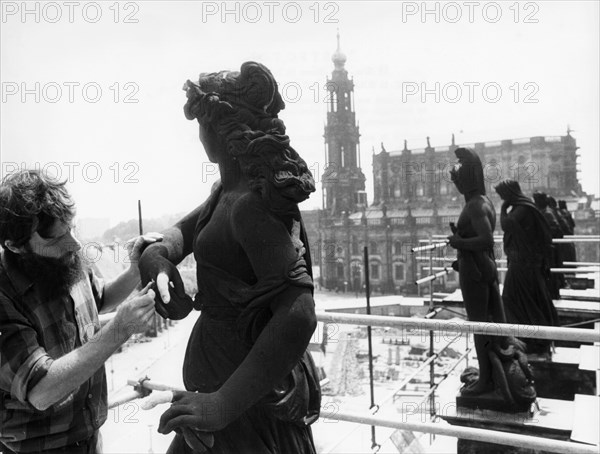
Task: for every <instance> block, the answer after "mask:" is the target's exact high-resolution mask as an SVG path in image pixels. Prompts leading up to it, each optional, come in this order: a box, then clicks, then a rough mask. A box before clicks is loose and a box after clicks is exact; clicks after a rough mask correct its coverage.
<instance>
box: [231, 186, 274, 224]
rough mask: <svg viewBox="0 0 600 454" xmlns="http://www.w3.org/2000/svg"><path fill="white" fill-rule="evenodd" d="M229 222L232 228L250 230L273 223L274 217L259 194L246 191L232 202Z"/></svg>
mask: <svg viewBox="0 0 600 454" xmlns="http://www.w3.org/2000/svg"><path fill="white" fill-rule="evenodd" d="M231 221H232V223H233V227H234V228H236V227H237V228H240V227H241V226H244V228H252V227H251V226H256V225H257V224H264V223H268V222H273V221H274V217H273V214H272V213H271V210H269V208H268V206H267V205H266V203H265V201H264V200H263V198H262V197H261V196H260V194H257V193H256V192H252V191H248V192H244V193H242V194H239V195H237V196H236V197H235V199H234V200H233V201H232V204H231Z"/></svg>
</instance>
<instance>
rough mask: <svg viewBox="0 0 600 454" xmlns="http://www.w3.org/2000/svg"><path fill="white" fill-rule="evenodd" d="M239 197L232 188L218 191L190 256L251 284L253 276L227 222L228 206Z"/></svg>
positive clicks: (250, 266) (230, 208) (253, 280)
mask: <svg viewBox="0 0 600 454" xmlns="http://www.w3.org/2000/svg"><path fill="white" fill-rule="evenodd" d="M239 197H240V194H239V193H236V192H224V193H223V194H221V196H220V198H219V201H218V202H217V206H216V207H215V210H214V212H213V214H212V216H211V218H210V220H209V221H208V223H207V224H206V226H205V227H204V228H203V229H202V230H201V231H200V232H199V233H198V234H197V236H196V238H195V239H194V257H195V258H196V260H197V261H200V260H201V261H205V262H208V263H210V264H212V265H214V266H215V267H217V268H220V269H222V270H225V271H227V272H228V273H229V274H231V275H233V276H235V277H237V278H238V279H241V280H242V281H244V282H246V283H248V284H250V285H251V284H253V283H255V282H256V276H255V275H254V271H253V270H252V265H251V264H250V261H249V260H248V257H247V255H246V253H245V252H244V249H243V248H242V246H241V245H240V244H239V242H238V241H237V240H236V239H235V237H234V234H233V229H232V225H231V215H232V206H233V203H234V202H235V201H236V200H237V199H238V198H239ZM251 233H252V234H255V233H253V232H251ZM198 278H199V279H201V278H202V276H198Z"/></svg>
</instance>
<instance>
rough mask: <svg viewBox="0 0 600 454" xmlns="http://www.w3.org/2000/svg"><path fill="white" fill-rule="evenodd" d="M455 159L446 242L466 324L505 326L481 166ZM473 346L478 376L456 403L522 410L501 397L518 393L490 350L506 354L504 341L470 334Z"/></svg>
mask: <svg viewBox="0 0 600 454" xmlns="http://www.w3.org/2000/svg"><path fill="white" fill-rule="evenodd" d="M455 154H456V157H457V158H458V164H457V165H455V166H454V168H453V169H452V171H451V172H450V175H451V178H452V181H453V182H454V184H455V186H456V188H457V189H458V191H459V192H460V193H461V194H463V195H464V198H465V202H466V204H465V207H464V208H463V210H462V212H461V214H460V216H459V218H458V222H457V225H456V226H454V224H451V228H452V233H453V235H452V236H450V237H448V241H449V243H450V246H452V247H453V248H455V249H457V258H458V260H457V262H456V264H455V265H454V266H455V267H456V268H458V271H459V283H460V289H461V292H462V295H463V301H464V304H465V309H466V311H467V317H468V319H469V320H471V321H478V322H496V323H506V315H505V312H504V306H503V303H502V298H501V297H500V290H499V284H498V275H497V269H496V261H495V257H494V228H495V225H496V211H495V209H494V206H493V204H492V202H491V201H490V199H489V198H488V197H487V196H486V191H485V185H484V176H483V166H482V164H481V160H480V159H479V156H477V154H476V153H475V152H474V151H473V150H470V149H468V148H457V149H456V150H455ZM474 340H475V350H476V352H477V360H478V363H479V371H478V374H476V377H474V378H473V379H472V380H468V381H466V382H465V386H463V388H462V389H461V393H460V396H459V398H460V401H459V402H466V401H469V402H470V405H471V404H473V405H476V406H481V407H484V406H486V405H488V403H489V406H490V407H496V408H501V409H503V410H505V411H520V410H523V409H524V408H523V407H522V406H520V405H518V404H514V399H513V401H508V400H506V398H505V397H504V396H508V395H511V394H512V393H511V389H512V388H515V389H517V388H519V387H522V383H521V377H520V376H518V374H517V375H516V374H515V373H514V372H515V370H516V369H515V370H513V368H511V367H510V364H508V365H507V366H506V367H505V366H504V365H503V364H504V363H505V362H506V361H504V362H503V361H502V359H503V358H502V357H501V355H499V353H498V352H499V350H497V349H495V346H497V345H500V346H501V347H502V349H505V348H507V345H508V344H509V340H508V339H507V338H506V337H498V336H489V335H481V334H476V335H475V336H474ZM498 361H500V362H498ZM499 365H502V368H500V367H498V366H499ZM507 367H508V369H507ZM507 372H508V374H507ZM465 397H467V399H464V398H465ZM533 399H535V393H534V397H533ZM486 402H487V403H486ZM529 403H531V401H530V402H529ZM459 405H460V403H459Z"/></svg>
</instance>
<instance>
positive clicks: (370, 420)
mask: <svg viewBox="0 0 600 454" xmlns="http://www.w3.org/2000/svg"><path fill="white" fill-rule="evenodd" d="M437 237H440V236H437ZM442 237H443V236H442ZM433 238H436V236H435V235H434V236H432V237H431V238H430V239H429V240H428V241H429V243H430V244H427V245H424V246H418V247H416V248H413V249H412V252H429V257H425V258H421V257H418V258H417V259H418V260H429V272H430V275H429V276H425V277H423V278H420V279H418V280H417V281H416V284H417V285H423V284H425V283H429V290H430V292H429V299H430V301H429V308H430V313H429V314H428V315H427V316H426V317H424V318H413V317H395V316H394V317H392V316H379V315H360V314H345V313H330V312H323V311H319V312H317V313H316V315H317V320H318V321H320V322H326V323H339V324H350V325H355V326H368V327H392V328H399V329H402V330H404V331H405V332H406V333H410V334H416V333H417V332H419V331H429V337H430V349H429V356H428V358H427V359H426V360H425V361H424V362H423V364H421V365H420V366H419V368H418V369H417V370H416V371H413V372H412V373H411V374H410V375H409V376H408V377H405V378H404V379H403V381H402V382H401V383H400V386H399V387H398V391H395V392H394V393H392V394H390V395H389V396H387V397H386V398H384V399H382V400H380V401H379V404H377V405H372V406H371V408H370V409H368V410H366V411H365V413H364V414H359V413H352V412H343V411H342V412H339V411H335V412H330V413H327V412H325V411H324V412H322V414H321V417H322V418H325V419H331V420H337V421H345V422H350V423H358V424H363V425H368V426H371V427H372V428H373V427H387V428H392V429H399V430H411V431H416V432H422V433H428V434H437V435H445V436H451V437H458V438H462V439H466V440H473V441H481V442H486V443H495V444H501V445H509V446H520V447H523V448H528V449H537V450H544V451H549V452H559V453H585V454H587V453H590V454H591V453H595V454H597V452H598V448H597V447H596V446H590V445H585V444H580V443H574V442H567V441H559V440H552V439H546V438H541V437H535V436H529V435H520V434H514V433H507V432H502V431H494V430H488V429H478V428H472V427H462V426H453V425H443V424H439V423H434V422H411V421H406V420H405V419H406V415H405V414H401V415H400V416H401V419H402V420H400V421H399V420H398V418H386V417H378V416H374V413H376V412H377V411H379V409H380V405H381V404H383V403H384V402H387V401H388V400H389V399H390V398H392V399H393V398H394V397H395V396H396V395H397V394H398V393H399V392H400V391H401V390H402V388H404V387H405V386H406V384H407V383H408V382H409V381H410V379H411V378H413V377H415V376H416V375H418V374H419V373H421V372H422V371H423V370H425V369H426V368H427V366H429V367H430V383H429V385H430V386H429V389H428V391H426V392H425V393H424V394H423V395H422V396H420V397H421V402H425V401H426V400H430V404H431V405H430V411H431V412H432V413H431V417H432V419H434V418H435V417H436V416H437V415H436V414H435V409H434V407H435V406H434V398H435V391H436V389H437V388H438V387H439V386H440V384H441V383H442V382H443V381H444V380H445V379H446V378H447V377H448V376H449V374H450V373H451V372H452V371H453V370H454V369H455V368H456V367H457V366H458V365H459V364H460V363H461V362H462V361H463V360H464V359H466V358H468V353H469V352H470V351H471V348H470V347H469V346H468V344H467V347H466V351H465V353H463V354H462V355H461V357H460V358H458V360H457V361H456V362H455V363H454V364H453V365H452V367H451V368H450V370H448V371H447V372H446V373H445V375H444V377H443V378H442V380H441V381H439V382H437V383H435V381H434V376H435V374H434V367H435V360H436V359H437V358H439V356H440V355H441V353H442V351H443V350H444V349H446V348H448V347H449V346H450V344H451V343H452V342H449V343H448V345H446V347H444V348H443V349H442V350H440V351H438V352H437V353H435V352H434V351H433V333H434V332H444V333H455V334H461V335H462V334H465V335H470V334H485V335H491V336H515V337H524V338H535V339H546V340H562V341H575V342H588V343H593V342H600V331H598V330H591V329H582V328H563V327H554V326H538V325H521V324H508V323H485V322H474V321H461V322H458V321H455V320H436V319H433V317H435V315H436V314H437V312H438V311H435V310H434V306H433V298H434V294H433V287H432V282H433V281H434V280H435V279H438V278H440V277H442V276H445V275H446V274H448V273H449V272H453V271H454V270H453V269H452V268H451V267H443V268H442V267H434V266H433V261H434V260H436V261H438V260H445V261H449V260H454V259H452V258H446V257H443V258H439V257H433V252H434V251H435V250H438V249H440V248H442V247H445V246H447V244H448V242H447V241H442V242H437V243H433V241H432V239H433ZM443 238H444V239H445V237H443ZM561 240H563V241H556V240H554V242H557V243H567V242H599V241H600V236H598V237H593V238H591V237H588V236H586V237H575V236H573V237H570V238H567V237H565V238H563V239H561ZM495 241H501V238H499V237H496V238H495ZM365 254H366V251H365ZM574 264H577V265H580V266H581V265H583V266H596V265H597V264H595V263H577V262H573V263H568V265H574ZM437 269H440V270H441V271H439V272H437V273H434V271H435V270H437ZM552 271H553V272H569V273H573V272H597V270H593V271H592V270H590V271H588V270H585V271H579V270H578V269H573V268H571V269H553V270H552ZM466 339H467V340H468V336H467V337H466ZM371 381H372V378H371ZM127 384H128V385H130V386H133V390H132V391H130V392H127V393H125V394H123V395H121V396H119V397H118V398H117V399H113V400H111V401H110V403H109V408H114V407H115V406H118V405H121V404H124V403H126V402H129V401H131V400H134V399H137V398H140V397H143V396H146V395H148V394H149V393H151V392H152V391H155V390H158V391H165V390H181V388H177V387H171V386H169V385H165V384H161V383H156V382H152V381H151V380H149V379H148V378H147V377H146V378H144V379H142V380H139V381H136V380H128V381H127ZM375 446H377V447H378V446H379V445H376V444H375V441H374V437H373V449H375Z"/></svg>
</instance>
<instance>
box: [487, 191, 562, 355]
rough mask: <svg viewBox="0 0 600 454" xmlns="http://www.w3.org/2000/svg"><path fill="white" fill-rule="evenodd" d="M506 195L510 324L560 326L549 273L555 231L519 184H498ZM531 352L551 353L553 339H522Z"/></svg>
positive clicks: (504, 217)
mask: <svg viewBox="0 0 600 454" xmlns="http://www.w3.org/2000/svg"><path fill="white" fill-rule="evenodd" d="M496 192H497V193H498V195H499V196H500V197H501V198H502V200H503V203H502V208H501V210H500V225H501V226H502V230H504V252H505V253H506V257H507V259H508V271H507V273H506V279H505V281H504V289H503V291H502V300H503V301H504V308H505V310H506V318H507V321H508V322H509V323H520V324H526V325H551V326H556V325H558V315H557V312H556V308H555V307H554V303H553V302H552V298H551V296H550V292H549V291H548V287H547V285H546V275H547V273H548V270H549V268H550V262H551V260H552V233H551V231H550V226H549V225H548V221H547V220H546V218H545V217H544V215H543V214H542V213H541V212H540V210H538V208H537V207H536V205H535V204H534V203H533V200H531V199H529V198H527V197H525V195H524V194H523V193H522V192H521V187H520V186H519V183H518V182H516V181H513V180H505V181H502V182H501V183H500V184H498V186H496ZM522 340H523V341H524V342H525V343H526V344H527V352H528V353H538V354H549V353H550V345H551V342H550V341H544V340H541V339H522Z"/></svg>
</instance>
